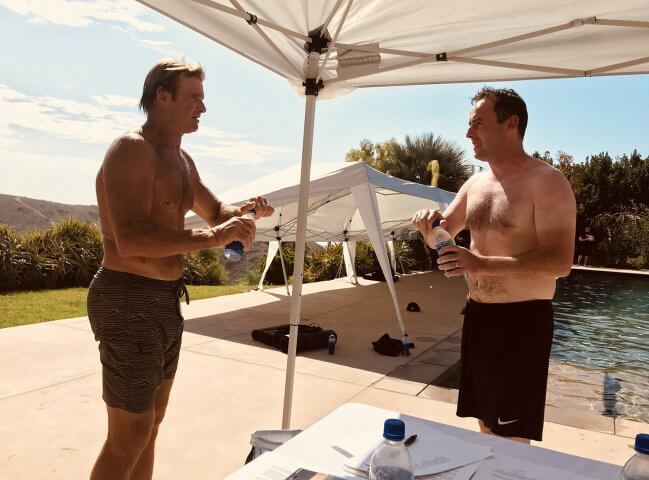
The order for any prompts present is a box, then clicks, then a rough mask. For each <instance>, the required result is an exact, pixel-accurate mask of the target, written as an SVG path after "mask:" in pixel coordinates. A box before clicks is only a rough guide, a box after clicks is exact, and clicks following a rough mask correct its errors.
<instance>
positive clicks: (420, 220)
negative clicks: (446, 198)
mask: <svg viewBox="0 0 649 480" xmlns="http://www.w3.org/2000/svg"><path fill="white" fill-rule="evenodd" d="M438 218H439V219H441V221H440V223H439V226H440V227H442V228H443V229H446V220H444V217H443V216H442V214H441V213H440V211H439V210H430V209H426V210H419V211H418V212H417V213H415V216H414V217H412V224H413V225H414V226H415V228H416V229H417V230H419V232H421V236H422V237H424V241H426V243H428V244H429V246H430V247H431V248H435V246H434V245H430V243H429V242H428V240H429V236H430V234H431V233H432V231H433V222H434V221H435V220H437V219H438Z"/></svg>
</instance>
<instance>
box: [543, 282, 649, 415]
mask: <svg viewBox="0 0 649 480" xmlns="http://www.w3.org/2000/svg"><path fill="white" fill-rule="evenodd" d="M554 309H555V331H554V342H553V346H552V357H551V366H550V377H549V380H548V396H547V400H546V403H548V404H550V405H555V406H558V407H571V408H575V407H576V408H585V409H587V410H590V411H593V412H596V413H599V414H603V415H610V416H618V417H620V418H627V419H630V420H635V421H641V422H649V369H648V368H647V367H648V366H649V278H643V277H627V276H620V275H614V274H599V273H597V274H595V273H590V272H588V273H586V272H579V271H573V272H572V273H571V274H570V276H569V277H567V278H564V279H560V280H559V281H558V282H557V293H556V295H555V300H554Z"/></svg>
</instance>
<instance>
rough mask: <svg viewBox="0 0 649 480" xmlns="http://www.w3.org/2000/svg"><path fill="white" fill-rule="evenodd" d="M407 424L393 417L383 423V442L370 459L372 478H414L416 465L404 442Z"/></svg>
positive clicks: (385, 479) (374, 479) (375, 479)
mask: <svg viewBox="0 0 649 480" xmlns="http://www.w3.org/2000/svg"><path fill="white" fill-rule="evenodd" d="M405 436H406V425H405V424H404V423H403V420H399V419H397V418H391V419H388V420H386V421H385V424H384V425H383V438H384V440H383V442H382V443H381V444H380V445H379V446H378V448H377V449H376V451H375V452H374V455H372V459H371V460H370V480H414V478H415V473H414V472H415V467H414V466H413V464H412V458H411V457H410V452H408V447H406V446H405V445H404V444H403V439H404V438H405Z"/></svg>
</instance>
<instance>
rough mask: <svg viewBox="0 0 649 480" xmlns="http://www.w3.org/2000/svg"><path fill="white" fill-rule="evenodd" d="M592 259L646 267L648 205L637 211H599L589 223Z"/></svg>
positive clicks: (619, 265)
mask: <svg viewBox="0 0 649 480" xmlns="http://www.w3.org/2000/svg"><path fill="white" fill-rule="evenodd" d="M591 233H592V234H593V235H594V236H595V240H596V246H595V251H594V255H593V257H594V258H593V261H594V262H595V263H600V264H604V265H606V266H613V267H631V268H639V269H642V268H649V209H646V210H644V211H643V212H640V213H637V214H636V213H629V212H621V213H616V214H608V213H605V214H600V215H598V216H597V217H596V218H595V220H593V222H592V224H591Z"/></svg>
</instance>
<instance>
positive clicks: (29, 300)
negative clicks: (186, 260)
mask: <svg viewBox="0 0 649 480" xmlns="http://www.w3.org/2000/svg"><path fill="white" fill-rule="evenodd" d="M252 288H253V287H251V286H249V285H224V286H212V285H188V286H187V289H188V290H189V296H190V299H191V300H200V299H201V298H211V297H220V296H221V295H232V294H233V293H241V292H247V291H248V290H251V289H252ZM87 292H88V289H87V288H64V289H60V290H40V291H37V292H18V293H8V294H4V295H3V294H0V328H5V327H15V326H18V325H28V324H30V323H40V322H48V321H50V320H60V319H62V318H73V317H83V316H85V315H86V314H87V312H86V294H87Z"/></svg>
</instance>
